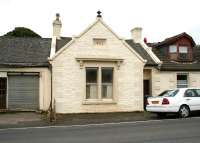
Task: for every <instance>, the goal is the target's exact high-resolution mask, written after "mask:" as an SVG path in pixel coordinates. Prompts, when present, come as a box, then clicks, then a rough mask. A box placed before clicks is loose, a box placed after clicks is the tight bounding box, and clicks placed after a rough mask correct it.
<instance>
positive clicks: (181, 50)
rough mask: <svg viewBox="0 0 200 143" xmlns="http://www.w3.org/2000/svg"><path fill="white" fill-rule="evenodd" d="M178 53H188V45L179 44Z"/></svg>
mask: <svg viewBox="0 0 200 143" xmlns="http://www.w3.org/2000/svg"><path fill="white" fill-rule="evenodd" d="M179 53H188V47H186V46H180V47H179Z"/></svg>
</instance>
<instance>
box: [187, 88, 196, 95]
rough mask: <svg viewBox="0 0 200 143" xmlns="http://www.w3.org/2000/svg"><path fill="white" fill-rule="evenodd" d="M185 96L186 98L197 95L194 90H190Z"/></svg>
mask: <svg viewBox="0 0 200 143" xmlns="http://www.w3.org/2000/svg"><path fill="white" fill-rule="evenodd" d="M185 96H186V97H196V96H197V95H196V93H195V92H194V90H192V89H188V90H187V91H186V92H185Z"/></svg>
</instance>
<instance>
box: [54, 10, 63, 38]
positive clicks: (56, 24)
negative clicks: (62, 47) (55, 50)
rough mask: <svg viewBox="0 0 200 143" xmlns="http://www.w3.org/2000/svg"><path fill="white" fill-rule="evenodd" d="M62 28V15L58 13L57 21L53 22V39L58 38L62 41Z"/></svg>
mask: <svg viewBox="0 0 200 143" xmlns="http://www.w3.org/2000/svg"><path fill="white" fill-rule="evenodd" d="M61 27H62V23H61V21H60V14H59V13H56V19H55V20H54V21H53V37H56V39H60V31H61Z"/></svg>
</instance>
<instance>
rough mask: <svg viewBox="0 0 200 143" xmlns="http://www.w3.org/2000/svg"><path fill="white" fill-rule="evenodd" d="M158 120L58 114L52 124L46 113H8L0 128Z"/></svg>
mask: <svg viewBox="0 0 200 143" xmlns="http://www.w3.org/2000/svg"><path fill="white" fill-rule="evenodd" d="M149 119H156V116H155V115H153V114H149V113H146V112H129V113H93V114H91V113H88V114H57V115H56V120H54V121H53V122H50V120H49V116H48V115H47V114H46V113H38V112H8V113H0V128H17V127H40V126H55V125H61V126H62V125H84V124H100V123H110V122H127V121H142V120H149Z"/></svg>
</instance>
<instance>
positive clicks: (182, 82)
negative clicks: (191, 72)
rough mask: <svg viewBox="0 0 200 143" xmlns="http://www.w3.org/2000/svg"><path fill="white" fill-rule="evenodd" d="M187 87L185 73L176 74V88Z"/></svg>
mask: <svg viewBox="0 0 200 143" xmlns="http://www.w3.org/2000/svg"><path fill="white" fill-rule="evenodd" d="M186 87H188V81H187V74H179V75H177V88H186Z"/></svg>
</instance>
